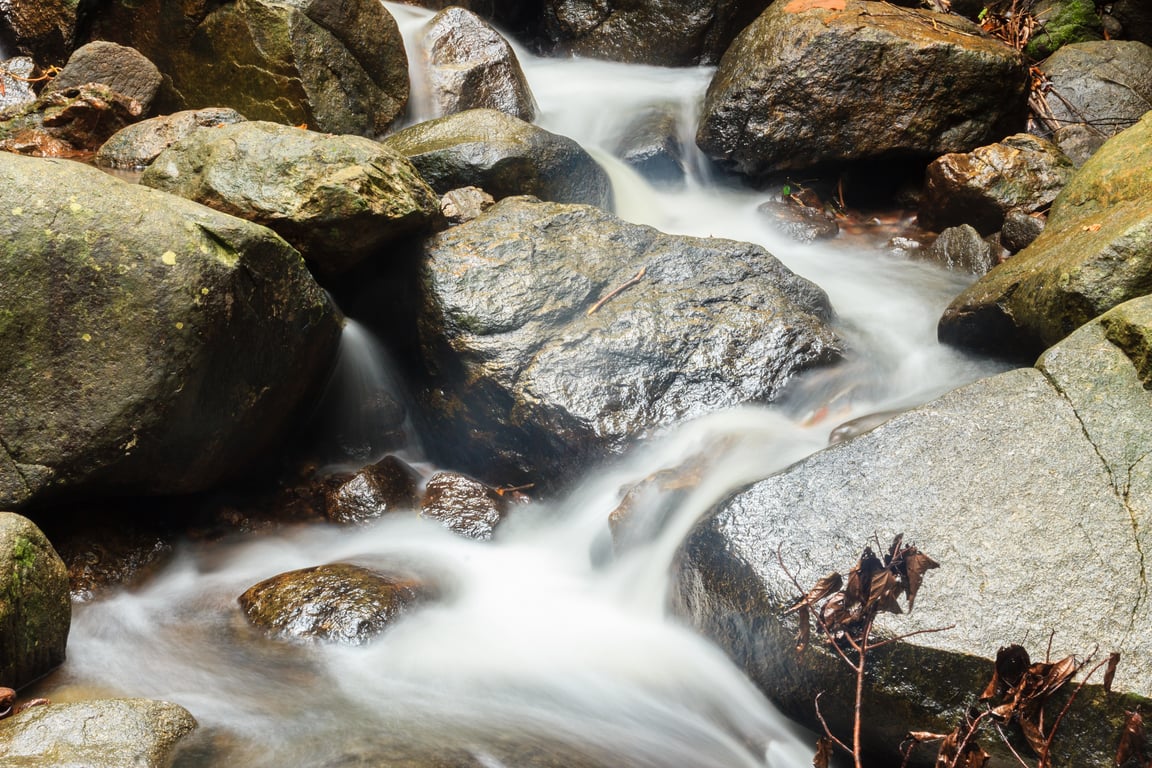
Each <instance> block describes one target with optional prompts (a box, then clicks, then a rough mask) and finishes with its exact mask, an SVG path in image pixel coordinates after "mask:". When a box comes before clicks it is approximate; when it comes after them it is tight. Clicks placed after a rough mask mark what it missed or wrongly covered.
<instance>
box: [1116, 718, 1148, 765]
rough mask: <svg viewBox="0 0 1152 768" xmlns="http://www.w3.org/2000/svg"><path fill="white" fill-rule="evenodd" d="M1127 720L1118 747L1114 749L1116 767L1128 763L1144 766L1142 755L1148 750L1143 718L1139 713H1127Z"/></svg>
mask: <svg viewBox="0 0 1152 768" xmlns="http://www.w3.org/2000/svg"><path fill="white" fill-rule="evenodd" d="M1126 714H1127V715H1128V718H1127V719H1126V720H1125V721H1124V731H1123V733H1121V734H1120V745H1119V746H1118V747H1117V748H1116V765H1117V766H1120V768H1124V766H1125V765H1126V764H1127V763H1128V762H1129V761H1130V760H1135V761H1137V762H1136V764H1137V765H1143V764H1144V754H1145V751H1146V750H1147V748H1148V739H1147V736H1146V735H1145V733H1144V718H1143V717H1142V716H1141V715H1140V713H1139V712H1127V713H1126Z"/></svg>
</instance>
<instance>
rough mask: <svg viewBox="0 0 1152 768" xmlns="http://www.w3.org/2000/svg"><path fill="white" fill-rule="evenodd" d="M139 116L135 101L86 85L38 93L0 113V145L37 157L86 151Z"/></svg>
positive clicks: (139, 111) (91, 150) (141, 108)
mask: <svg viewBox="0 0 1152 768" xmlns="http://www.w3.org/2000/svg"><path fill="white" fill-rule="evenodd" d="M143 114H144V107H143V105H141V104H140V102H138V101H136V100H135V99H130V98H128V97H127V96H125V95H123V94H121V93H117V92H116V91H113V90H112V89H111V88H109V87H108V86H106V85H100V84H98V83H85V84H84V85H80V86H77V87H75V88H67V89H64V90H59V91H53V92H51V93H46V94H41V95H40V97H39V98H38V99H36V100H35V101H33V102H29V103H25V104H22V105H21V106H19V107H15V108H13V109H11V110H9V111H7V112H4V113H3V114H2V115H0V149H3V150H4V151H6V152H18V153H20V154H26V155H37V156H41V157H71V156H76V155H86V154H88V153H91V152H95V151H96V149H97V148H99V147H100V145H102V144H103V143H104V142H105V141H107V140H108V138H109V137H110V136H111V135H112V134H114V133H115V132H116V131H118V130H120V129H121V128H123V127H124V126H126V125H129V124H130V123H134V122H136V121H137V120H139V119H140V118H141V116H142V115H143Z"/></svg>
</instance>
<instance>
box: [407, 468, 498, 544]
mask: <svg viewBox="0 0 1152 768" xmlns="http://www.w3.org/2000/svg"><path fill="white" fill-rule="evenodd" d="M507 511H508V497H506V496H504V495H503V494H501V493H499V492H497V491H496V489H494V488H490V487H489V486H487V485H485V484H484V483H481V482H479V481H478V480H474V479H472V478H470V477H467V476H465V475H461V474H459V473H457V472H437V473H436V474H435V475H433V476H432V477H431V478H429V480H428V484H427V486H425V488H424V499H423V500H422V501H421V502H420V517H422V518H425V519H427V520H436V521H438V522H439V523H440V524H441V525H443V526H444V527H445V528H447V529H449V530H450V531H453V532H455V533H458V534H460V535H461V536H466V537H467V538H470V539H480V540H487V539H491V538H492V534H493V533H494V532H495V530H496V526H497V525H499V523H500V521H501V520H502V519H504V514H505V513H506V512H507Z"/></svg>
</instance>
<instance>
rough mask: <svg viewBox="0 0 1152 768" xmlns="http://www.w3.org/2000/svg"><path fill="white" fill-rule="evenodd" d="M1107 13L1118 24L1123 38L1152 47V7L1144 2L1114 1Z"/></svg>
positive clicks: (1141, 0)
mask: <svg viewBox="0 0 1152 768" xmlns="http://www.w3.org/2000/svg"><path fill="white" fill-rule="evenodd" d="M1108 12H1109V17H1110V18H1113V19H1115V20H1116V21H1118V22H1120V25H1121V27H1122V30H1123V34H1124V37H1125V38H1127V39H1128V40H1139V41H1140V42H1142V43H1145V44H1146V45H1152V7H1149V5H1148V4H1147V3H1146V2H1144V0H1115V2H1113V3H1109V7H1108Z"/></svg>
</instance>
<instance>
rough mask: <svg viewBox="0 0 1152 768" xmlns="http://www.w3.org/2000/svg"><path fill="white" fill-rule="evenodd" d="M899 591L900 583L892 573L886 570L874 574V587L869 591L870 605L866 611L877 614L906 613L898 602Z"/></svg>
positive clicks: (865, 607)
mask: <svg viewBox="0 0 1152 768" xmlns="http://www.w3.org/2000/svg"><path fill="white" fill-rule="evenodd" d="M899 591H900V582H899V580H898V579H897V578H896V574H894V573H892V571H889V570H886V569H885V570H883V571H880V572H878V573H875V574H873V576H872V585H871V586H870V587H869V589H868V603H867V605H865V606H864V610H865V611H869V612H876V613H878V612H880V611H884V612H886V613H904V610H903V609H902V608H901V607H900V603H898V602H896V596H897V595H898V594H899Z"/></svg>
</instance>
